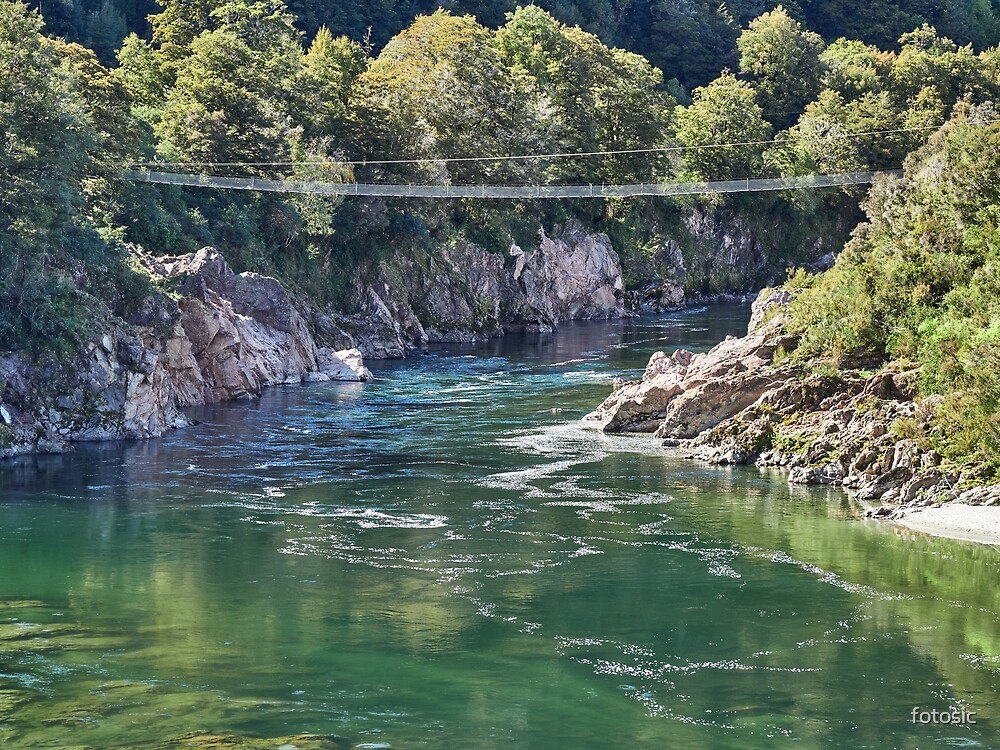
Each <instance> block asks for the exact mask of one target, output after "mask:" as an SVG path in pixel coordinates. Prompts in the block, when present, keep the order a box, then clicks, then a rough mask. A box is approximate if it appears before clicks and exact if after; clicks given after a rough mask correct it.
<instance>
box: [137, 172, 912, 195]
mask: <svg viewBox="0 0 1000 750" xmlns="http://www.w3.org/2000/svg"><path fill="white" fill-rule="evenodd" d="M902 174H903V173H902V170H890V171H880V172H844V173H840V174H817V175H806V176H802V177H765V178H747V179H742V180H716V181H710V182H651V183H637V184H628V185H604V184H588V185H446V184H439V185H403V184H388V183H385V184H378V183H358V182H329V181H326V182H322V181H310V180H295V179H280V180H268V179H262V178H259V177H225V176H220V175H208V174H184V173H179V172H155V171H152V170H149V169H130V170H126V171H125V172H123V173H122V178H123V179H125V180H131V181H134V182H149V183H154V184H158V185H179V186H182V187H195V188H214V189H225V190H255V191H262V192H271V193H300V194H307V195H330V196H368V197H380V198H485V199H519V198H522V199H524V198H540V199H572V198H637V197H640V196H679V195H710V194H713V193H762V192H776V191H781V190H813V189H820V188H833V187H847V186H851V185H867V184H870V183H871V182H872V181H874V180H875V178H876V177H877V176H878V175H889V176H895V177H899V176H902Z"/></svg>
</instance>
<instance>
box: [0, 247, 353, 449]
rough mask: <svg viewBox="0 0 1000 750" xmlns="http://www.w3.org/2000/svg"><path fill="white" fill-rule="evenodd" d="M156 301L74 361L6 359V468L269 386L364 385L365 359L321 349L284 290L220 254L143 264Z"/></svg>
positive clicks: (2, 404)
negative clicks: (157, 288)
mask: <svg viewBox="0 0 1000 750" xmlns="http://www.w3.org/2000/svg"><path fill="white" fill-rule="evenodd" d="M145 260H146V263H147V265H148V270H149V271H150V274H151V275H152V276H153V277H154V279H158V280H159V281H160V282H161V283H162V284H163V285H165V286H167V287H168V288H170V289H172V290H173V291H174V292H176V293H177V295H178V297H179V299H175V298H173V297H170V296H167V295H165V294H157V295H154V296H152V297H150V298H148V299H147V300H146V301H145V304H144V305H143V308H142V309H141V310H140V312H139V313H138V314H137V316H136V317H135V319H134V320H133V321H131V325H127V324H125V323H124V322H122V321H118V322H117V323H113V324H109V327H108V332H107V333H105V334H103V335H102V336H100V337H99V340H97V341H95V342H92V343H91V344H89V345H88V346H87V347H86V349H85V351H84V352H82V353H81V354H80V356H79V357H78V358H77V360H76V361H75V362H71V363H66V364H62V365H54V364H52V365H39V364H34V363H31V362H28V361H26V360H24V359H22V358H21V357H19V356H18V355H16V354H15V355H7V356H4V357H0V396H2V400H0V457H7V456H12V455H17V454H20V453H28V452H37V451H40V452H54V451H61V450H65V449H66V447H67V445H68V443H70V442H73V441H81V440H111V439H119V438H146V437H155V436H158V435H160V434H162V433H163V432H164V431H165V430H167V429H170V428H173V427H178V426H181V425H184V424H186V423H187V420H186V418H185V417H184V415H183V413H182V411H181V410H182V409H183V408H184V407H187V406H194V405H198V404H204V403H210V402H214V401H223V400H231V399H246V398H253V397H255V396H258V395H260V393H261V390H262V389H263V388H264V387H266V386H269V385H276V384H280V383H298V382H301V381H303V380H331V379H335V380H366V379H368V378H370V377H371V373H370V372H369V371H368V370H367V368H366V367H365V366H364V364H363V362H362V361H361V355H360V353H359V352H357V351H356V350H350V349H348V350H346V351H339V352H338V351H333V350H332V349H329V348H320V347H317V345H316V343H315V341H314V339H313V337H312V335H311V333H310V331H309V328H308V326H307V325H306V323H305V321H304V319H303V318H302V316H301V315H300V314H299V313H298V312H297V311H296V309H295V307H294V306H293V305H292V303H291V300H290V299H289V297H288V295H287V294H286V292H285V290H284V289H283V288H282V286H281V284H279V283H278V282H277V281H276V280H274V279H271V278H267V277H264V276H259V275H257V274H247V273H244V274H235V273H233V271H232V270H231V269H230V268H229V266H228V265H227V264H226V262H225V260H224V259H223V258H222V256H221V255H219V254H218V253H217V252H215V251H213V250H211V249H204V250H201V251H200V252H198V253H196V254H193V255H187V256H183V257H178V258H160V259H153V258H146V259H145Z"/></svg>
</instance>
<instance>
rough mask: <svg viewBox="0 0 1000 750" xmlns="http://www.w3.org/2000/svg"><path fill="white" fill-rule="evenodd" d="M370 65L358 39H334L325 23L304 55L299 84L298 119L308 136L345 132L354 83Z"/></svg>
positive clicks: (297, 88) (334, 134)
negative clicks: (354, 40)
mask: <svg viewBox="0 0 1000 750" xmlns="http://www.w3.org/2000/svg"><path fill="white" fill-rule="evenodd" d="M367 67H368V58H367V57H366V56H365V54H364V51H363V50H362V49H361V46H360V45H359V44H358V43H357V42H353V41H351V40H350V39H348V38H347V37H339V38H334V36H333V34H331V33H330V31H329V29H327V28H326V27H325V26H324V27H322V28H320V30H319V31H318V32H317V33H316V37H315V38H314V39H313V42H312V44H311V45H310V47H309V51H308V52H307V53H306V54H305V56H304V57H303V58H302V68H301V70H300V71H299V74H298V78H297V81H296V86H295V89H296V92H297V93H298V100H299V104H298V111H297V112H296V119H297V120H298V122H300V123H302V126H303V128H304V131H305V135H306V137H307V138H321V137H324V136H335V137H339V136H341V135H342V131H343V130H344V128H345V126H346V121H347V108H348V102H349V100H350V97H351V91H352V89H353V87H354V82H355V80H356V79H357V77H358V76H359V75H361V74H362V73H363V72H364V71H365V69H366V68H367Z"/></svg>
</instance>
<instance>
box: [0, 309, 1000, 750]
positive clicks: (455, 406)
mask: <svg viewBox="0 0 1000 750" xmlns="http://www.w3.org/2000/svg"><path fill="white" fill-rule="evenodd" d="M745 315H746V311H745V310H744V309H740V308H723V309H721V310H712V311H702V312H700V313H695V314H686V315H684V314H682V315H677V316H673V317H669V318H665V319H662V320H657V321H647V320H640V321H634V322H631V323H627V324H620V323H619V324H599V325H592V326H579V327H571V328H569V329H566V330H564V331H561V332H560V333H559V334H558V335H556V336H551V337H539V338H538V339H537V340H533V341H529V340H525V339H518V338H514V337H511V338H508V339H506V340H503V341H499V342H490V343H488V344H481V345H476V346H473V347H457V346H449V347H441V348H439V349H437V350H435V351H433V352H432V353H430V354H429V355H428V356H425V357H420V358H418V359H416V360H411V361H407V362H399V363H385V364H383V365H382V366H381V367H380V368H379V369H378V370H377V375H378V376H379V379H378V380H377V381H376V382H375V383H373V384H369V385H367V386H357V385H343V384H329V385H322V386H311V387H302V388H282V389H275V390H272V391H270V392H268V393H267V394H266V396H265V398H263V399H262V400H261V401H259V402H256V403H253V404H237V405H217V406H214V407H211V408H206V409H204V410H201V411H200V412H198V413H197V415H196V416H197V417H198V418H199V419H201V420H202V424H201V425H200V426H198V427H197V428H195V429H191V430H186V431H183V432H179V433H176V434H174V435H171V436H169V437H168V438H166V439H164V440H160V441H149V442H143V443H132V444H125V445H110V446H88V447H83V448H82V449H81V450H80V451H78V452H77V453H76V454H75V455H70V456H62V457H42V458H38V459H31V460H25V461H22V462H20V463H18V464H16V465H13V466H8V467H5V468H3V469H0V487H2V489H3V495H2V500H0V572H2V574H0V600H2V601H0V718H2V719H3V720H2V721H0V727H3V729H2V730H0V740H7V741H9V742H10V743H11V744H13V745H14V746H17V745H18V744H20V745H22V746H31V745H44V744H49V745H56V746H59V745H61V744H67V743H71V744H81V743H85V744H91V745H94V746H100V747H113V746H126V745H127V746H156V743H158V742H160V741H162V740H163V739H165V738H171V737H179V736H182V735H185V734H187V733H189V732H192V731H195V730H200V731H215V732H229V733H242V734H251V735H255V736H262V737H283V736H287V735H291V734H295V733H301V732H314V733H318V734H322V735H336V736H338V737H345V738H347V739H348V741H349V742H350V743H353V744H354V745H355V746H366V745H372V746H374V745H388V746H390V747H400V748H404V747H405V748H408V747H434V748H467V747H476V748H490V747H497V748H500V747H504V748H510V747H523V748H546V749H548V748H555V749H559V748H585V749H586V748H595V749H596V748H607V747H630V748H631V747H636V748H647V747H648V748H661V747H670V746H681V747H710V748H726V747H733V748H753V747H761V748H763V747H774V746H775V745H780V744H786V743H787V744H793V743H794V746H796V747H810V748H812V747H816V748H819V747H861V746H869V747H919V746H926V745H927V743H945V742H947V743H954V742H955V741H958V740H961V741H962V742H963V743H966V744H969V745H970V746H975V744H976V743H979V744H980V745H981V746H989V744H990V741H989V740H990V737H991V736H992V735H991V734H990V733H991V732H995V731H996V727H997V724H996V721H997V715H998V709H1000V706H998V700H997V698H996V697H995V695H996V688H997V681H998V668H1000V643H998V642H997V633H998V632H1000V631H998V628H997V617H998V612H1000V601H998V600H997V597H998V595H1000V594H998V592H997V590H996V587H995V585H994V582H995V580H996V575H997V572H998V571H997V564H998V555H997V553H996V551H995V550H993V549H992V548H990V547H986V546H982V545H973V544H968V543H963V542H956V541H949V540H935V539H929V538H926V537H922V536H918V535H915V534H912V533H908V532H899V531H894V530H893V529H892V528H891V527H886V526H884V525H876V524H866V523H863V522H860V521H858V520H856V508H855V507H854V506H853V504H852V502H851V501H850V500H849V499H848V498H847V497H846V496H845V495H844V494H843V493H840V492H837V491H835V490H832V489H820V490H811V489H804V488H801V487H789V486H788V485H787V483H786V482H785V479H784V477H783V476H782V475H781V474H780V473H775V472H766V473H765V472H761V471H758V470H756V469H752V468H749V469H748V468H728V469H718V468H714V467H708V466H704V465H701V464H698V463H695V462H687V461H682V460H680V459H678V458H676V457H674V456H672V455H671V454H670V453H669V452H667V451H663V450H661V449H659V448H658V447H657V446H656V445H655V443H652V442H650V441H649V440H648V439H646V438H615V437H607V436H603V435H600V434H596V433H593V432H591V431H588V430H585V429H583V428H582V427H581V426H580V425H579V424H577V422H576V420H577V418H578V417H579V416H582V414H584V413H585V412H586V411H587V410H588V409H589V408H591V407H592V406H593V404H595V403H596V402H597V401H599V400H600V398H602V397H603V396H604V395H605V394H606V393H607V392H608V390H609V381H610V379H612V378H614V377H616V376H619V375H634V373H636V372H637V371H638V370H640V369H641V368H642V366H643V365H644V364H645V361H646V359H647V358H648V355H649V353H651V351H653V350H654V349H656V348H666V349H668V350H669V349H670V348H672V347H674V346H677V345H682V344H683V345H688V346H691V347H693V348H703V347H706V346H708V345H710V344H711V343H712V342H713V341H715V340H718V339H720V338H722V337H723V336H724V335H726V334H728V333H735V332H738V330H739V328H740V326H741V325H742V322H741V321H742V320H744V319H745ZM699 329H704V330H699ZM553 406H557V407H558V408H561V409H564V411H563V412H561V413H553V412H552V411H551V409H552V408H553ZM26 628H27V629H26ZM952 703H968V704H969V705H970V706H971V707H972V708H973V709H974V710H976V711H977V718H978V719H979V724H977V725H976V726H975V727H968V728H961V729H956V728H950V727H928V726H914V725H913V724H912V723H911V722H910V710H911V708H912V707H913V706H923V707H925V708H932V707H937V708H944V707H946V706H948V705H951V704H952ZM4 733H6V734H4Z"/></svg>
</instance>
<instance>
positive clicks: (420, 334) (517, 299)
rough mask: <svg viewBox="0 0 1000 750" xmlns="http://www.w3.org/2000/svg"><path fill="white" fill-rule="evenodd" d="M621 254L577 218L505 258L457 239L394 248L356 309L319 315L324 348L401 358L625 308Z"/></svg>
mask: <svg viewBox="0 0 1000 750" xmlns="http://www.w3.org/2000/svg"><path fill="white" fill-rule="evenodd" d="M623 286H624V284H623V280H622V270H621V263H620V260H619V258H618V254H617V253H616V252H615V250H614V248H613V247H612V246H611V241H610V240H609V239H608V237H607V236H606V235H604V234H592V233H588V232H586V231H584V229H583V227H582V225H580V224H579V223H578V222H569V223H567V224H566V225H565V226H563V227H556V228H555V229H554V230H553V232H552V233H551V236H550V235H548V234H546V233H545V232H542V233H541V234H540V240H539V244H538V247H536V248H534V249H532V250H529V251H525V250H522V249H521V248H520V247H518V246H517V245H516V244H514V245H511V247H510V249H509V252H508V254H507V256H504V255H501V254H499V253H491V252H488V251H487V250H484V249H483V248H481V247H479V246H478V245H475V244H472V243H470V242H464V241H459V242H456V243H454V244H452V245H449V246H448V247H446V248H444V249H443V250H441V251H440V252H431V251H429V250H426V249H421V250H410V251H407V252H403V251H398V252H395V253H393V254H391V255H389V256H388V257H386V258H385V259H383V260H382V261H380V262H379V263H377V264H376V263H369V264H365V265H363V266H362V267H361V269H360V270H359V272H358V274H357V277H356V278H355V281H354V288H353V290H352V297H353V307H354V308H355V309H356V312H354V313H352V314H346V315H345V314H336V313H330V312H322V313H316V314H315V315H314V317H313V327H314V328H315V330H316V335H317V341H318V342H319V344H320V345H321V346H325V345H330V346H339V347H341V348H343V347H356V348H358V349H360V350H361V352H362V353H363V354H364V356H365V357H368V358H372V359H396V358H401V357H405V356H406V355H407V354H408V353H410V352H412V351H414V350H416V349H420V348H423V347H425V346H426V345H427V344H429V343H449V342H450V343H455V342H472V341H478V340H483V339H489V338H492V337H494V336H500V335H503V334H504V333H505V332H508V331H522V330H540V331H551V330H553V329H554V328H556V327H557V326H558V325H559V324H561V323H563V322H566V321H571V320H591V319H597V318H600V319H607V318H613V317H621V316H624V315H626V314H627V313H626V311H625V308H624V305H623V302H622V289H623Z"/></svg>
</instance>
